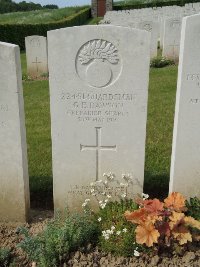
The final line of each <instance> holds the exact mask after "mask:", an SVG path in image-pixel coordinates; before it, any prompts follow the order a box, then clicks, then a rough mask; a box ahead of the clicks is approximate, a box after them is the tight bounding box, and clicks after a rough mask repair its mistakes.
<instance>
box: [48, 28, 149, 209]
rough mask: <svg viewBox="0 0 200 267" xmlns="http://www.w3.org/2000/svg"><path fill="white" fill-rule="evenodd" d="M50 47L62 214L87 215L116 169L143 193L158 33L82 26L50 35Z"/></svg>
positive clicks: (56, 191) (57, 198)
mask: <svg viewBox="0 0 200 267" xmlns="http://www.w3.org/2000/svg"><path fill="white" fill-rule="evenodd" d="M48 45H49V53H48V54H49V71H50V98H51V120H52V124H51V126H52V145H53V176H54V204H55V208H56V209H58V208H59V209H62V210H63V209H64V208H65V207H66V205H68V206H69V207H70V208H71V209H72V208H73V209H76V208H77V209H80V207H81V203H82V202H83V201H84V200H85V198H90V197H91V192H90V188H89V185H90V183H91V182H94V181H97V180H100V179H102V177H103V173H108V172H110V171H111V172H113V173H115V174H116V176H117V177H118V178H120V179H121V175H122V174H123V173H131V174H132V175H133V178H134V181H135V183H134V184H132V185H131V186H130V187H129V188H128V192H129V193H132V194H136V193H139V192H141V191H142V187H143V174H144V152H145V135H146V113H147V89H148V73H149V52H150V34H149V33H148V32H146V31H140V30H136V29H131V28H126V27H117V26H82V27H73V28H66V29H60V30H55V31H50V32H48ZM136 181H137V182H136ZM118 187H119V185H118ZM110 191H111V194H113V196H114V195H115V193H116V188H112V189H110Z"/></svg>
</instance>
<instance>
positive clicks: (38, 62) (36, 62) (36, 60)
mask: <svg viewBox="0 0 200 267" xmlns="http://www.w3.org/2000/svg"><path fill="white" fill-rule="evenodd" d="M32 63H35V64H36V68H37V72H38V64H40V63H42V62H40V61H38V58H37V57H36V59H35V62H32Z"/></svg>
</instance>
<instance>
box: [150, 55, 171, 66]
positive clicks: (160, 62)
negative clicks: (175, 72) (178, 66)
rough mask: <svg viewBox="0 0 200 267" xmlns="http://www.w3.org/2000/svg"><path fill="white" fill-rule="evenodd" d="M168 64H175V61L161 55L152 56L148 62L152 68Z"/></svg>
mask: <svg viewBox="0 0 200 267" xmlns="http://www.w3.org/2000/svg"><path fill="white" fill-rule="evenodd" d="M169 65H175V62H174V61H173V60H171V59H167V58H165V57H162V56H161V57H160V56H159V57H155V58H153V59H152V60H151V63H150V67H152V68H163V67H166V66H169Z"/></svg>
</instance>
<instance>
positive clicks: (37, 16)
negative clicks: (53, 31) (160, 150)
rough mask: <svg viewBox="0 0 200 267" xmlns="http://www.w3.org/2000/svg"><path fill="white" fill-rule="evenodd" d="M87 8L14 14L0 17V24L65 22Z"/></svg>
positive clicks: (67, 8)
mask: <svg viewBox="0 0 200 267" xmlns="http://www.w3.org/2000/svg"><path fill="white" fill-rule="evenodd" d="M85 7H86V6H81V7H66V8H60V9H46V10H36V11H29V12H13V13H6V14H1V15H0V24H38V23H48V22H55V21H59V20H63V19H65V18H67V17H69V16H70V15H73V14H75V13H77V12H79V11H80V10H82V9H84V8H85Z"/></svg>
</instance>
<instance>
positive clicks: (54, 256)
mask: <svg viewBox="0 0 200 267" xmlns="http://www.w3.org/2000/svg"><path fill="white" fill-rule="evenodd" d="M19 233H20V234H24V240H23V241H22V242H21V243H20V244H19V245H18V247H20V248H21V249H23V250H24V251H25V252H26V254H27V256H28V258H29V260H30V261H35V262H37V266H40V267H47V266H48V267H51V266H52V267H53V266H59V264H61V263H62V262H64V261H65V260H66V259H68V257H69V254H70V252H72V251H75V250H77V249H78V248H79V247H81V246H83V245H84V246H85V245H87V244H88V243H92V242H94V243H95V242H97V237H98V234H99V232H98V226H97V224H95V223H93V221H92V219H91V217H90V216H87V215H81V214H75V215H70V214H68V216H67V217H66V219H65V220H64V221H63V220H61V219H60V218H57V219H55V220H54V221H52V222H49V223H48V224H47V226H46V228H45V229H44V231H43V232H41V233H40V234H38V235H37V236H31V235H30V234H29V232H28V230H27V229H26V228H21V229H20V230H19Z"/></svg>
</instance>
